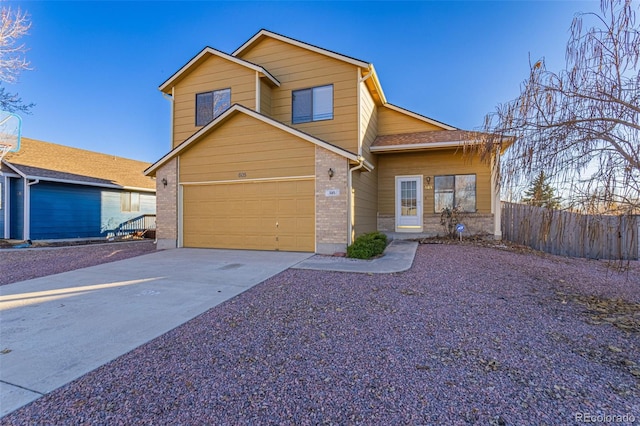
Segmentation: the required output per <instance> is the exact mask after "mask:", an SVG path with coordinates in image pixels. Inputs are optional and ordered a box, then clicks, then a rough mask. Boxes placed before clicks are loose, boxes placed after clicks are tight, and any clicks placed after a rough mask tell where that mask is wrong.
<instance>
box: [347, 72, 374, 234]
mask: <svg viewBox="0 0 640 426" xmlns="http://www.w3.org/2000/svg"><path fill="white" fill-rule="evenodd" d="M359 73H360V68H358V74H359ZM372 75H373V70H372V69H371V68H369V73H368V74H367V75H365V76H364V77H359V78H358V111H360V99H361V98H360V90H361V85H362V83H364V82H365V81H367V80H368V79H369V78H370V77H371V76H372ZM361 125H362V124H361V122H360V115H359V114H358V165H356V166H353V167H352V168H350V169H349V173H348V174H347V192H348V194H349V197H348V198H347V215H348V217H347V246H349V245H351V243H352V242H353V237H352V235H353V219H354V216H355V210H354V207H355V206H354V200H353V172H355V171H356V170H360V169H361V168H363V167H364V157H363V156H362V135H361V134H360V133H361V131H362V129H361Z"/></svg>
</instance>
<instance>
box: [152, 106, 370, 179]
mask: <svg viewBox="0 0 640 426" xmlns="http://www.w3.org/2000/svg"><path fill="white" fill-rule="evenodd" d="M235 114H245V115H248V116H249V117H252V118H254V119H256V120H260V121H262V122H263V123H266V124H268V125H270V126H273V127H276V128H278V129H280V130H283V131H285V132H287V133H290V134H292V135H293V136H296V137H298V138H300V139H303V140H306V141H308V142H311V143H313V144H315V145H317V146H320V147H322V148H324V149H326V150H329V151H331V152H334V153H336V154H338V155H341V156H342V157H344V158H346V159H349V160H351V161H360V160H361V158H359V157H358V156H357V155H356V154H354V153H353V152H351V151H347V150H345V149H342V148H340V147H338V146H335V145H333V144H330V143H329V142H326V141H323V140H322V139H318V138H316V137H315V136H312V135H310V134H308V133H305V132H302V131H300V130H298V129H295V128H293V127H290V126H287V125H286V124H284V123H281V122H279V121H276V120H274V119H273V118H270V117H267V116H266V115H263V114H260V113H259V112H256V111H254V110H252V109H249V108H247V107H245V106H242V105H240V104H233V105H232V106H231V107H230V108H229V109H227V110H226V111H225V112H223V113H222V114H220V115H219V116H218V117H216V118H215V119H213V121H211V122H210V123H209V124H207V125H206V126H204V127H203V128H201V129H200V130H198V131H197V132H195V133H194V134H193V135H191V136H189V138H187V139H186V140H185V141H184V142H182V143H181V144H180V145H178V146H177V147H175V148H174V149H172V150H171V151H169V152H168V153H167V154H166V155H165V156H164V157H162V158H161V159H160V160H158V161H157V162H155V163H154V164H153V165H152V166H151V167H149V168H148V169H146V170H145V171H144V174H145V175H147V176H149V175H153V173H154V172H155V171H156V170H157V169H158V168H160V167H161V166H162V165H163V164H165V163H166V162H167V161H169V160H171V159H172V158H174V157H175V156H176V155H178V154H180V153H181V152H182V151H184V150H185V149H187V148H188V147H189V146H191V145H192V144H194V143H196V142H197V141H198V140H199V139H201V138H202V137H203V136H205V135H206V134H208V133H209V132H211V131H213V130H214V129H216V128H218V127H220V126H222V125H223V124H224V123H225V121H227V120H228V119H229V118H230V117H232V116H233V115H235ZM364 163H365V168H366V169H368V170H373V165H371V164H370V163H368V162H367V161H364Z"/></svg>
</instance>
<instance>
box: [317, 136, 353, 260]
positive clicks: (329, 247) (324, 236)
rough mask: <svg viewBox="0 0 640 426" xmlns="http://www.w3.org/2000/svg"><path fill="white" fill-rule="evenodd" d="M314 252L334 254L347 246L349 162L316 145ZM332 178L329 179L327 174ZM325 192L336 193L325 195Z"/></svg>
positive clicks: (344, 249)
mask: <svg viewBox="0 0 640 426" xmlns="http://www.w3.org/2000/svg"><path fill="white" fill-rule="evenodd" d="M315 154H316V194H315V197H316V252H317V253H321V254H333V253H336V252H345V251H346V247H347V196H348V194H347V173H349V170H348V167H349V164H348V160H346V159H345V158H344V157H342V156H340V155H338V154H335V153H333V152H331V151H328V150H326V149H324V148H321V147H319V146H316V153H315ZM330 168H331V169H333V172H334V175H333V177H332V178H331V179H329V174H328V171H329V169H330ZM328 190H338V191H339V194H338V195H335V196H327V191H328Z"/></svg>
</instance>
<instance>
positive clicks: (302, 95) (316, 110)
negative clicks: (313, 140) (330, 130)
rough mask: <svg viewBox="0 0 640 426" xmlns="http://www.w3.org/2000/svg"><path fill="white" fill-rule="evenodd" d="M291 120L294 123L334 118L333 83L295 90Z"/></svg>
mask: <svg viewBox="0 0 640 426" xmlns="http://www.w3.org/2000/svg"><path fill="white" fill-rule="evenodd" d="M291 105H292V108H291V109H292V113H291V122H292V123H294V124H298V123H308V122H310V121H320V120H331V119H333V84H329V85H327V86H318V87H312V88H310V89H302V90H294V91H293V92H292V99H291Z"/></svg>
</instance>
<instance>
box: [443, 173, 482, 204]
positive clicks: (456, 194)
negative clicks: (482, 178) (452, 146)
mask: <svg viewBox="0 0 640 426" xmlns="http://www.w3.org/2000/svg"><path fill="white" fill-rule="evenodd" d="M434 181H435V182H434V184H435V185H434V186H435V188H434V190H435V193H434V206H435V209H434V210H435V213H440V212H441V211H442V210H443V209H445V208H447V207H448V208H453V207H459V208H460V210H461V211H463V212H475V211H476V175H450V176H436V177H435V179H434Z"/></svg>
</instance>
